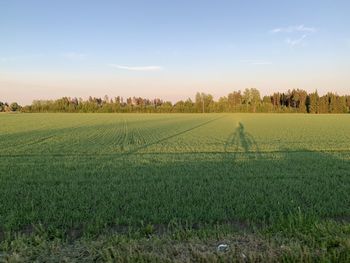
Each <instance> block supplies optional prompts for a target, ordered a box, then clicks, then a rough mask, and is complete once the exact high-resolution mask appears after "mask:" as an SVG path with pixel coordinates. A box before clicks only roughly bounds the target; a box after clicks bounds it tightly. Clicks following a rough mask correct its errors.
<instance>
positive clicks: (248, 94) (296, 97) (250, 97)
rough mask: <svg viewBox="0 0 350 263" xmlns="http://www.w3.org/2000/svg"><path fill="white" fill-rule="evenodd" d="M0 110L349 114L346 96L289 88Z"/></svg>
mask: <svg viewBox="0 0 350 263" xmlns="http://www.w3.org/2000/svg"><path fill="white" fill-rule="evenodd" d="M1 111H21V112H106V113H107V112H119V113H128V112H136V113H137V112H138V113H171V112H173V113H200V112H208V113H209V112H286V113H288V112H289V113H292V112H295V113H350V95H343V96H339V95H337V94H336V93H332V92H328V93H327V94H325V95H323V96H320V95H318V93H317V91H315V92H312V93H307V92H306V91H305V90H301V89H293V90H288V91H287V92H285V93H279V92H275V93H273V94H272V95H270V96H263V97H261V95H260V92H259V90H257V89H254V88H251V89H245V90H244V91H243V92H242V91H240V90H239V91H233V92H232V93H229V94H228V95H227V96H224V97H220V98H219V99H218V100H217V101H215V100H214V98H213V96H212V95H211V94H207V93H203V92H202V93H199V92H198V93H197V94H196V96H195V99H194V101H193V100H192V99H190V98H188V99H187V100H180V101H178V102H176V103H172V102H170V101H163V100H161V99H159V98H155V99H147V98H141V97H128V98H126V99H124V98H122V97H120V96H117V97H114V98H109V97H108V96H107V95H106V96H105V97H104V98H96V97H89V98H88V99H87V100H83V99H82V98H79V99H78V98H70V97H63V98H60V99H57V100H34V101H33V102H32V104H31V105H27V106H24V107H21V106H20V105H18V104H17V103H16V102H14V103H11V104H7V103H3V102H1V101H0V112H1Z"/></svg>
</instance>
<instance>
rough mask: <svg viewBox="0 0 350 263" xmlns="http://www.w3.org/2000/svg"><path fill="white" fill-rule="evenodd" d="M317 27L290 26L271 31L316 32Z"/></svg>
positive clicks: (271, 31)
mask: <svg viewBox="0 0 350 263" xmlns="http://www.w3.org/2000/svg"><path fill="white" fill-rule="evenodd" d="M316 31H317V29H316V28H314V27H306V26H304V25H298V26H289V27H278V28H274V29H272V30H270V33H294V32H304V33H314V32H316Z"/></svg>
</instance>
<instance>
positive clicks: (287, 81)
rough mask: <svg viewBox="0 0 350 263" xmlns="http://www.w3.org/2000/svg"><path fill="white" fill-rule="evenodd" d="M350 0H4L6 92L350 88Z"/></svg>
mask: <svg viewBox="0 0 350 263" xmlns="http://www.w3.org/2000/svg"><path fill="white" fill-rule="evenodd" d="M349 10H350V1H348V0H343V1H340V0H331V1H328V0H318V1H313V0H308V1H305V0H303V1H299V0H293V1H280V0H279V1H270V0H264V1H261V0H255V1H253V0H250V1H249V0H245V1H243V0H242V1H234V0H231V1H228V0H227V1H223V0H212V1H209V0H200V1H197V0H176V1H173V0H143V1H142V0H139V1H136V0H124V1H117V0H115V1H107V0H100V1H89V0H74V1H72V0H69V1H67V0H60V1H47V0H42V1H38V0H31V1H29V0H28V1H25V0H22V1H20V0H0V101H7V102H12V101H17V102H19V103H20V104H29V103H31V102H32V100H34V99H53V98H59V97H62V96H70V97H82V98H87V97H88V96H89V95H91V96H99V97H103V96H104V95H108V96H110V97H114V96H118V95H120V96H123V97H129V96H142V97H147V98H155V97H160V98H163V99H165V100H170V101H176V100H179V99H187V98H188V97H191V98H193V97H194V95H195V93H196V92H197V91H202V92H207V93H210V94H213V95H214V97H215V98H218V97H220V96H224V95H227V94H228V93H229V92H232V91H233V90H244V89H245V88H257V89H259V90H260V91H261V93H262V95H267V94H271V93H272V92H274V91H280V92H283V91H287V90H288V89H293V88H301V89H305V90H307V91H314V90H316V89H317V90H318V92H319V93H321V94H322V93H325V92H327V91H333V92H337V93H338V94H350V15H349Z"/></svg>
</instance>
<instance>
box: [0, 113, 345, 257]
mask: <svg viewBox="0 0 350 263" xmlns="http://www.w3.org/2000/svg"><path fill="white" fill-rule="evenodd" d="M96 240H99V241H96ZM0 242H1V243H0V244H1V245H0V262H1V260H2V259H4V260H5V261H6V260H14V261H16V260H18V261H20V260H24V261H25V260H34V259H36V260H39V261H46V260H48V261H50V260H49V258H50V256H52V255H54V256H55V258H56V259H58V258H60V256H62V255H63V254H64V255H65V256H67V255H70V256H71V258H70V259H72V258H75V260H79V259H80V260H83V261H89V260H91V261H118V259H119V260H121V261H123V260H125V261H126V259H128V260H131V261H133V260H139V261H142V260H144V261H157V260H158V261H161V262H162V261H163V260H164V261H165V259H164V258H163V260H162V258H161V255H164V254H166V253H169V255H171V256H170V257H172V258H173V259H174V261H176V260H178V261H182V260H184V258H181V255H180V254H183V255H186V259H188V258H191V259H192V261H200V260H202V261H206V260H207V261H209V262H212V261H220V260H221V261H226V260H227V259H228V258H231V259H232V258H235V260H237V261H247V260H248V261H249V260H250V261H259V260H262V261H264V259H266V258H269V259H270V260H272V259H275V260H276V261H283V260H286V261H288V260H292V261H293V260H295V261H299V260H301V261H313V260H318V259H321V258H322V259H324V260H326V261H327V260H340V261H343V260H346V259H349V257H350V252H349V251H350V115H346V114H343V115H304V114H58V113H57V114H48V113H47V114H0ZM147 242H149V243H147ZM218 242H226V243H227V244H229V247H230V250H229V251H228V252H224V253H219V252H217V251H216V245H217V244H218ZM160 244H163V245H160ZM164 244H165V245H164ZM169 244H171V245H169ZM186 244H189V245H186ZM188 247H191V249H189V248H188ZM179 250H181V251H180V252H179ZM159 251H160V252H159ZM174 251H175V252H176V253H175V252H174ZM45 253H46V254H45ZM169 255H168V256H169ZM45 257H46V258H45ZM126 257H130V258H126ZM168 258H169V257H168ZM64 260H67V259H64V258H61V260H58V261H64ZM67 261H71V260H67ZM184 261H186V260H184Z"/></svg>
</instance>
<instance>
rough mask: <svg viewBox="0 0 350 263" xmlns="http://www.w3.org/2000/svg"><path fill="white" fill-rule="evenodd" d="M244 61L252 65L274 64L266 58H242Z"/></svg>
mask: <svg viewBox="0 0 350 263" xmlns="http://www.w3.org/2000/svg"><path fill="white" fill-rule="evenodd" d="M241 62H243V63H248V64H251V65H272V62H270V61H266V60H254V59H246V60H241Z"/></svg>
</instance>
